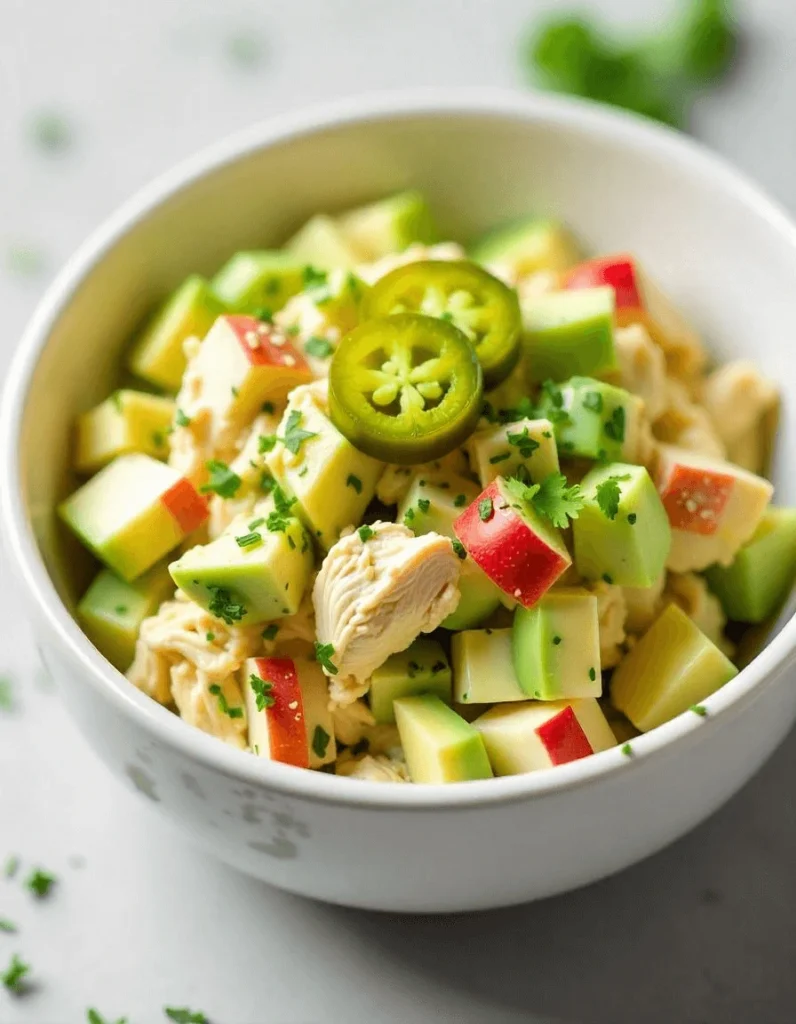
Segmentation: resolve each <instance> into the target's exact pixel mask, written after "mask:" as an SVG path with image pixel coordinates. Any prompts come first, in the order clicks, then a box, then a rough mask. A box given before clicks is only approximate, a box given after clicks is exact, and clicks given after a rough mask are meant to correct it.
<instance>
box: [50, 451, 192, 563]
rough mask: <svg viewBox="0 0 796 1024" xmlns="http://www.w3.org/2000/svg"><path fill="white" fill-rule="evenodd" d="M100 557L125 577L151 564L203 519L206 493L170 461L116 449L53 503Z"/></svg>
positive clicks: (69, 524) (81, 538)
mask: <svg viewBox="0 0 796 1024" xmlns="http://www.w3.org/2000/svg"><path fill="white" fill-rule="evenodd" d="M58 514H59V515H60V517H61V519H62V520H63V521H64V522H65V523H66V525H67V526H69V527H70V529H71V530H73V531H74V532H75V533H76V534H77V536H78V537H79V538H80V540H81V541H82V542H83V543H84V544H85V545H86V547H87V548H89V550H90V551H93V552H94V554H95V555H96V556H97V558H99V559H100V561H102V562H104V563H105V565H107V566H108V568H109V569H113V571H114V572H116V573H117V574H118V575H119V576H121V577H122V578H123V579H125V580H128V581H129V580H134V579H135V578H136V577H137V576H140V575H141V574H142V573H144V572H146V570H147V569H149V568H151V567H152V566H153V565H154V564H155V562H157V561H158V559H160V558H162V557H163V555H165V554H166V553H167V552H169V551H171V549H172V548H174V547H176V546H177V545H178V544H179V543H180V542H181V541H182V540H184V539H185V537H187V536H188V534H189V533H192V532H193V531H194V530H195V529H197V528H198V527H199V526H201V525H202V523H203V522H204V521H205V519H207V499H206V498H204V497H203V496H202V495H201V494H199V492H198V491H197V490H196V488H195V487H194V486H193V484H192V483H191V482H190V481H189V480H187V479H185V477H181V476H180V474H179V473H178V472H177V471H176V470H174V469H172V468H171V467H170V466H166V465H164V464H163V463H162V462H157V461H156V460H155V459H152V458H150V457H149V456H148V455H141V454H139V453H135V454H131V455H120V456H119V458H117V459H114V460H113V462H111V463H110V464H109V465H107V466H106V467H105V468H104V469H102V470H100V472H99V473H97V475H96V476H94V477H92V478H91V479H90V480H89V481H88V483H85V484H83V486H82V487H80V488H78V490H76V491H75V492H74V494H72V495H70V496H69V497H68V498H67V499H66V501H64V502H62V503H61V505H60V506H59V508H58Z"/></svg>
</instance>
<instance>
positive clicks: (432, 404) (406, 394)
mask: <svg viewBox="0 0 796 1024" xmlns="http://www.w3.org/2000/svg"><path fill="white" fill-rule="evenodd" d="M482 397H483V374H482V372H481V367H480V365H479V362H478V359H477V357H476V354H475V350H474V349H473V346H472V345H471V344H470V342H469V341H468V340H467V338H466V337H465V336H464V334H462V332H461V331H460V330H459V329H458V328H457V327H454V325H453V324H452V323H447V322H446V321H445V320H438V319H436V318H434V317H429V316H420V315H418V314H416V313H402V314H398V315H396V316H388V317H384V318H382V319H376V320H368V321H366V322H365V323H363V324H360V326H359V327H356V328H354V330H353V331H351V332H350V333H349V334H347V335H346V336H345V337H344V338H343V340H342V341H341V342H340V344H339V346H338V348H337V351H336V352H335V354H334V358H333V359H332V365H331V368H330V371H329V415H330V416H331V419H332V422H333V423H334V425H335V426H336V427H337V429H338V430H339V431H340V432H341V433H342V434H344V435H345V436H346V437H347V438H348V440H349V441H350V442H351V443H352V444H353V445H354V446H355V447H356V448H358V449H359V450H360V451H363V452H365V453H366V454H367V455H372V456H374V457H375V458H377V459H383V460H384V461H385V462H399V463H403V464H405V465H411V464H415V463H420V462H428V461H429V460H430V459H436V458H439V457H440V456H442V455H445V454H446V453H447V452H450V451H452V450H453V449H454V448H456V447H457V446H458V445H460V444H461V443H462V442H463V441H464V440H465V439H466V438H467V437H469V435H470V434H471V433H472V432H473V430H474V429H475V426H476V424H477V422H478V417H479V415H480V413H481V404H482Z"/></svg>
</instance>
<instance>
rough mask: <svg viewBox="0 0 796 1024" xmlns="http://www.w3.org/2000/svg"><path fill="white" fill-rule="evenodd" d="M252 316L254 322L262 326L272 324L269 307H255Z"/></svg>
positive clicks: (271, 311) (271, 312)
mask: <svg viewBox="0 0 796 1024" xmlns="http://www.w3.org/2000/svg"><path fill="white" fill-rule="evenodd" d="M252 316H253V317H254V319H255V320H259V321H260V322H261V323H264V324H272V323H273V322H274V312H273V310H272V309H271V307H270V306H257V307H256V309H254V310H252Z"/></svg>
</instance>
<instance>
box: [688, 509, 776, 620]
mask: <svg viewBox="0 0 796 1024" xmlns="http://www.w3.org/2000/svg"><path fill="white" fill-rule="evenodd" d="M705 575H706V576H707V581H708V585H709V587H710V589H711V590H712V591H713V593H714V594H715V595H716V597H718V599H719V600H720V601H721V604H722V607H723V608H724V611H725V612H726V613H727V616H728V618H730V619H734V620H735V621H736V622H751V623H760V622H765V620H766V619H768V618H770V617H771V616H772V615H774V613H775V612H777V611H778V610H779V608H780V607H781V606H782V605H783V604H784V603H785V600H786V598H787V596H788V594H789V593H790V589H791V587H792V586H793V580H794V576H796V509H793V508H769V509H768V510H767V511H766V512H765V514H764V515H763V518H762V520H761V522H760V525H759V526H758V528H757V529H756V530H755V532H754V534H753V535H752V539H751V540H749V541H747V543H746V544H744V546H743V547H742V548H741V550H740V551H739V552H738V554H737V555H736V556H735V560H734V561H733V563H732V565H728V566H722V565H713V566H711V567H710V568H709V569H708V570H707V572H706V574H705Z"/></svg>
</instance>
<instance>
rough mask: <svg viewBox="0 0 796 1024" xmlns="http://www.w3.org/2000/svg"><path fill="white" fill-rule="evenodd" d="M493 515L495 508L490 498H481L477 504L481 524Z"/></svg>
mask: <svg viewBox="0 0 796 1024" xmlns="http://www.w3.org/2000/svg"><path fill="white" fill-rule="evenodd" d="M494 513H495V506H494V503H493V501H492V499H491V498H482V499H481V500H480V501H479V502H478V518H479V519H480V520H481V522H482V523H486V522H488V521H489V520H490V519H491V518H492V516H493V515H494Z"/></svg>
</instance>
